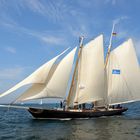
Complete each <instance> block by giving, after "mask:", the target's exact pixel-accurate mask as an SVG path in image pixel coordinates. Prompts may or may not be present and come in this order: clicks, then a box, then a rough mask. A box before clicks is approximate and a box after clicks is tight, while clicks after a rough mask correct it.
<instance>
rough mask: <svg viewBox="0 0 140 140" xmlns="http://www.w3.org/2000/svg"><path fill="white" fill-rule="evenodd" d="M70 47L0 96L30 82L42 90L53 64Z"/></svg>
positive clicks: (0, 95)
mask: <svg viewBox="0 0 140 140" xmlns="http://www.w3.org/2000/svg"><path fill="white" fill-rule="evenodd" d="M67 50H68V49H66V50H65V51H63V52H62V53H61V54H59V55H58V56H56V57H54V58H53V59H51V60H50V61H48V62H47V63H45V64H44V65H42V66H41V67H40V68H38V69H37V70H36V71H35V72H33V73H32V74H31V75H29V76H28V77H27V78H25V79H24V80H23V81H21V82H20V83H18V84H17V85H15V86H14V87H12V88H11V89H9V90H7V91H6V92H4V93H2V94H0V98H1V97H3V96H6V95H8V94H10V93H12V92H14V91H16V90H17V89H19V88H21V87H23V86H25V85H29V84H35V85H33V86H36V85H37V84H38V85H37V87H36V90H40V89H42V87H44V85H43V84H44V83H45V82H46V80H47V77H48V74H49V72H50V69H51V68H52V66H53V64H54V63H55V62H56V61H57V59H58V58H59V57H61V56H62V55H63V54H64V53H65V52H66V51H67Z"/></svg>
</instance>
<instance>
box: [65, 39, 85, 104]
mask: <svg viewBox="0 0 140 140" xmlns="http://www.w3.org/2000/svg"><path fill="white" fill-rule="evenodd" d="M83 40H84V37H83V36H81V37H80V39H79V43H80V44H79V48H78V57H77V59H76V64H75V68H74V73H73V77H72V82H71V86H70V90H69V94H68V98H67V106H69V104H70V98H71V96H72V90H73V86H74V80H75V76H76V72H77V67H78V64H79V59H80V56H81V52H82V48H83Z"/></svg>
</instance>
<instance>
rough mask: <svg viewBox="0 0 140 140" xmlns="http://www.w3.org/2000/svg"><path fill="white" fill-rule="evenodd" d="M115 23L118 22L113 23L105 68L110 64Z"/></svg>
mask: <svg viewBox="0 0 140 140" xmlns="http://www.w3.org/2000/svg"><path fill="white" fill-rule="evenodd" d="M115 25H116V23H113V27H112V32H111V35H110V40H109V46H108V51H107V55H106V60H105V69H106V66H107V64H108V60H109V55H110V51H111V47H112V38H113V34H114V29H115Z"/></svg>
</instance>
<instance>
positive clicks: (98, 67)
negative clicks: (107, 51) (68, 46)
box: [70, 35, 104, 105]
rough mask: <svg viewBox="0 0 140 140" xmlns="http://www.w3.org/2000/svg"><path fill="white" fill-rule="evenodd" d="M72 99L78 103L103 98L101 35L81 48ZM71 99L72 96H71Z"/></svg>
mask: <svg viewBox="0 0 140 140" xmlns="http://www.w3.org/2000/svg"><path fill="white" fill-rule="evenodd" d="M76 87H77V90H76V93H75V99H74V101H71V103H70V104H71V105H72V102H73V104H74V102H76V103H78V104H82V103H86V102H93V101H97V100H102V99H104V54H103V36H102V35H100V36H98V37H97V38H95V39H94V40H92V41H90V42H89V43H88V44H86V45H85V46H84V47H83V48H82V54H81V57H80V62H79V66H78V82H77V85H76ZM71 100H72V98H71Z"/></svg>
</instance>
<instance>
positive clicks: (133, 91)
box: [0, 35, 140, 119]
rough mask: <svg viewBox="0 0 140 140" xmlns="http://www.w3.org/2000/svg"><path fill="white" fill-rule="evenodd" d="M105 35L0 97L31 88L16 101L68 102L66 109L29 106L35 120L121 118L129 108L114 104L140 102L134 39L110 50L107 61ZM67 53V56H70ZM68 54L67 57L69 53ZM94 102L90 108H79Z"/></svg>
mask: <svg viewBox="0 0 140 140" xmlns="http://www.w3.org/2000/svg"><path fill="white" fill-rule="evenodd" d="M103 46H104V45H103V35H99V36H97V37H96V38H94V39H93V40H91V41H89V42H88V43H87V44H85V45H83V37H81V41H80V45H79V47H78V48H77V47H76V48H74V49H73V50H71V51H69V50H65V51H64V52H62V53H61V54H59V55H58V56H56V57H54V58H53V59H51V60H50V61H48V62H47V63H45V64H44V65H42V66H41V67H40V68H38V69H37V70H36V71H35V72H33V73H32V74H31V75H30V76H28V77H27V78H26V79H24V80H23V81H21V82H20V83H18V84H17V85H15V86H14V87H13V88H11V89H9V90H8V91H6V92H4V93H2V94H0V98H2V97H4V96H6V95H8V94H11V93H12V92H14V91H16V90H17V89H19V88H21V87H23V86H25V85H30V87H29V88H28V89H27V90H26V91H25V92H24V93H22V94H21V95H20V96H19V97H17V99H16V100H15V101H16V102H24V101H29V100H36V99H44V98H59V99H65V100H66V108H64V109H59V108H58V109H42V108H36V107H28V108H27V109H28V111H29V112H30V113H31V114H32V115H33V116H34V117H35V118H46V119H65V118H91V117H100V116H112V115H120V114H122V113H123V112H125V111H127V108H124V107H119V108H112V107H111V106H112V105H116V104H124V103H128V102H134V101H139V100H140V93H139V92H140V84H139V83H140V82H138V81H139V80H140V71H139V63H138V60H137V57H136V52H135V49H134V45H133V41H132V39H128V40H127V41H125V42H124V43H122V44H121V45H120V46H118V47H117V48H115V49H114V50H111V45H110V46H109V48H108V53H107V56H106V61H104V50H103ZM67 52H68V53H67ZM66 53H67V54H66ZM85 103H94V107H93V108H90V109H85V108H78V106H79V105H82V104H85Z"/></svg>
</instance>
